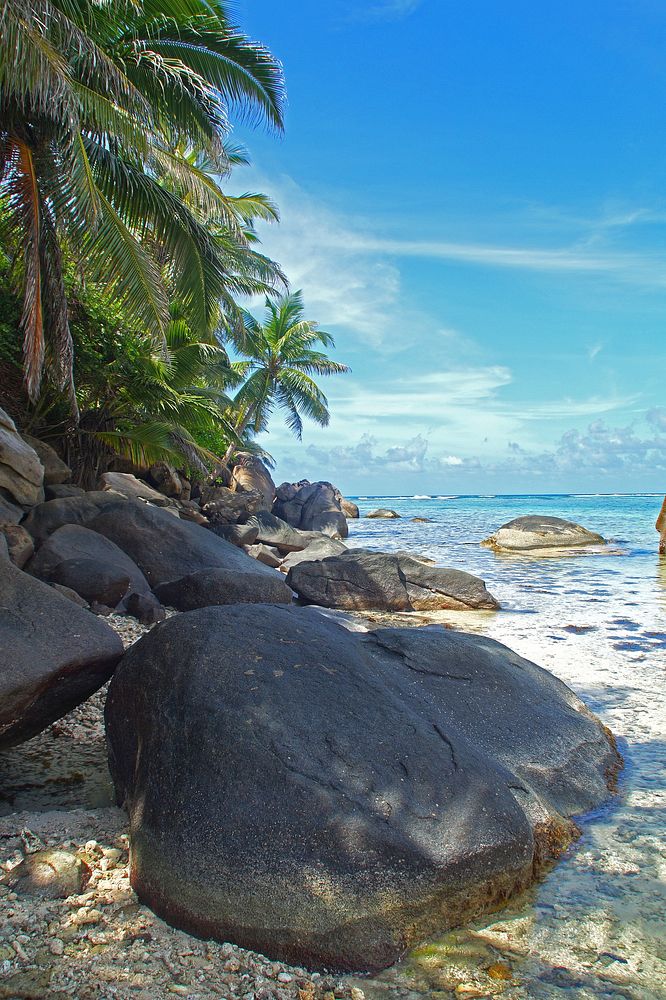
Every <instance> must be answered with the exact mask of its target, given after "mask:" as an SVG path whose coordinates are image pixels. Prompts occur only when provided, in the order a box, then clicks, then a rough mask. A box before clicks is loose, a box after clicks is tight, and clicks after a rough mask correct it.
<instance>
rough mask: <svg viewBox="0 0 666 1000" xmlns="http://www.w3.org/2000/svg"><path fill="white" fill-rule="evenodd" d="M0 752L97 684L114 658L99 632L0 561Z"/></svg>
mask: <svg viewBox="0 0 666 1000" xmlns="http://www.w3.org/2000/svg"><path fill="white" fill-rule="evenodd" d="M0 593H2V602H1V606H0V649H2V658H1V660H0V748H5V747H10V746H15V745H16V744H17V743H21V742H23V741H24V740H27V739H30V737H31V736H34V735H35V734H36V733H38V732H40V731H41V730H42V729H44V728H45V727H46V726H48V725H49V723H51V722H53V721H55V719H59V718H60V717H61V716H62V715H65V714H66V713H67V712H69V711H70V709H72V708H74V706H75V705H78V704H79V703H80V702H82V701H85V700H86V698H88V697H89V696H90V695H91V694H92V693H93V692H94V691H97V689H98V688H100V687H101V686H102V684H104V683H105V682H106V681H107V680H108V679H109V677H110V676H111V673H112V672H113V669H114V667H115V665H116V663H117V662H118V660H119V659H120V657H121V656H122V643H121V642H120V639H119V638H118V636H117V635H115V633H114V632H113V631H112V630H111V629H110V628H108V626H107V625H105V624H103V623H102V622H100V621H97V620H96V619H95V618H94V617H93V616H92V615H91V614H89V613H88V612H87V611H83V610H82V609H80V608H77V607H76V606H75V605H74V604H73V603H72V602H71V601H68V600H67V599H66V598H65V597H63V596H62V595H61V594H59V593H57V592H56V591H55V590H54V589H53V588H52V587H49V586H48V585H47V584H45V583H42V582H41V581H40V580H36V579H34V577H32V576H29V575H28V574H27V573H24V572H22V570H20V569H17V568H16V566H13V565H12V563H10V562H5V561H0Z"/></svg>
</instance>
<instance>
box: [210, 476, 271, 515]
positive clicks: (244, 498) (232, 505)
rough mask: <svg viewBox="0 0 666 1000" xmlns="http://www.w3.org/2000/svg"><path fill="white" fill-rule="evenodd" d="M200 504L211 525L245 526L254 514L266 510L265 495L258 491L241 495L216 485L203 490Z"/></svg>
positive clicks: (245, 492) (246, 491) (247, 491)
mask: <svg viewBox="0 0 666 1000" xmlns="http://www.w3.org/2000/svg"><path fill="white" fill-rule="evenodd" d="M200 503H201V510H202V511H203V512H204V514H205V515H206V517H207V518H208V519H209V520H210V522H211V524H216V523H220V524H245V522H246V521H247V519H248V518H249V517H250V516H251V515H252V514H256V513H257V511H260V510H263V508H264V499H263V494H261V493H260V492H259V491H258V490H244V491H243V492H242V493H240V492H236V491H234V490H231V489H229V487H228V486H220V485H218V484H215V483H212V484H208V485H206V486H205V487H204V488H203V489H202V491H201V497H200Z"/></svg>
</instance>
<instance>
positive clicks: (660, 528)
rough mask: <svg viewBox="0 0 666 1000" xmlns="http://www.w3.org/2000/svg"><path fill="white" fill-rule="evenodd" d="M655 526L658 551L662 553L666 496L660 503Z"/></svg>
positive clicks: (665, 548)
mask: <svg viewBox="0 0 666 1000" xmlns="http://www.w3.org/2000/svg"><path fill="white" fill-rule="evenodd" d="M655 528H656V529H657V531H658V532H659V552H660V553H661V554H662V555H663V554H664V553H666V497H664V502H663V503H662V505H661V510H660V511H659V515H658V517H657V523H656V524H655Z"/></svg>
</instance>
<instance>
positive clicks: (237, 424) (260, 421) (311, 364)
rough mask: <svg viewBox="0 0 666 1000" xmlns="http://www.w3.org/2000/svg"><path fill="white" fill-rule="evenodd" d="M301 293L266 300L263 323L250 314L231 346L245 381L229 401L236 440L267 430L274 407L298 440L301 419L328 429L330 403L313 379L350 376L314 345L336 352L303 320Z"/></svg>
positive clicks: (327, 337)
mask: <svg viewBox="0 0 666 1000" xmlns="http://www.w3.org/2000/svg"><path fill="white" fill-rule="evenodd" d="M303 312H304V307H303V297H302V294H301V292H300V291H298V292H292V293H290V294H288V295H284V296H283V297H282V298H281V299H279V300H277V301H271V300H270V299H268V298H267V299H266V321H265V323H264V324H263V325H262V324H261V323H259V322H258V321H257V320H256V319H255V317H254V316H252V315H251V314H250V313H246V314H245V328H244V331H243V333H242V336H241V337H240V338H236V341H235V346H236V348H237V350H238V351H239V353H240V354H242V355H245V358H244V359H243V360H241V361H236V362H234V363H233V364H232V368H233V369H234V371H235V372H236V373H237V374H238V375H240V376H242V377H243V378H244V379H245V381H244V382H243V385H242V386H241V388H240V389H239V391H238V393H237V394H236V396H235V397H234V400H233V408H234V410H235V413H236V416H235V421H234V424H233V429H234V432H235V434H236V437H237V438H242V437H243V435H244V434H246V433H248V432H249V433H251V434H258V433H259V432H260V431H262V430H265V429H266V426H267V424H268V419H269V417H270V415H271V413H272V412H273V410H274V408H275V407H276V406H277V407H278V408H279V409H282V410H283V411H284V412H285V419H286V423H287V426H288V427H289V429H290V430H292V431H293V432H294V434H295V435H296V437H297V438H298V439H299V440H300V439H301V437H302V434H303V416H306V417H309V418H310V419H311V420H314V421H315V422H316V423H318V424H319V425H320V426H322V427H325V426H326V425H327V424H328V420H329V412H328V400H327V399H326V396H325V395H324V394H323V392H322V391H321V389H320V388H319V387H318V385H317V384H316V382H315V381H314V379H313V378H312V375H334V374H338V373H342V372H348V371H349V370H350V369H349V368H348V367H347V365H343V364H340V363H339V362H337V361H331V359H330V358H328V357H327V356H326V354H324V353H323V352H322V351H320V350H317V349H316V346H315V345H318V344H321V345H322V346H324V347H333V346H335V344H334V340H333V338H332V337H331V335H330V334H329V333H325V332H324V331H323V330H319V329H318V327H317V324H316V323H313V322H311V321H310V320H306V319H304V318H303ZM236 447H237V444H236V442H233V441H232V442H231V443H230V445H229V447H228V448H227V451H226V452H225V455H224V458H223V460H222V465H223V467H224V468H226V466H227V465H228V463H229V461H230V459H231V457H232V455H233V453H234V450H235V449H236Z"/></svg>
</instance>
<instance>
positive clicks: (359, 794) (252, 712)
mask: <svg viewBox="0 0 666 1000" xmlns="http://www.w3.org/2000/svg"><path fill="white" fill-rule="evenodd" d="M106 718H107V735H108V739H109V745H110V751H111V757H110V761H111V769H112V774H113V778H114V782H115V785H116V790H117V794H118V799H119V801H121V802H124V803H125V805H126V807H127V809H128V811H129V815H130V831H131V834H130V835H131V841H132V867H131V881H132V885H133V886H134V888H135V890H136V891H137V893H138V895H139V898H140V899H141V900H142V901H144V902H146V903H148V904H149V905H150V906H151V907H152V908H153V909H154V910H155V912H156V913H158V914H159V915H160V916H162V917H164V918H165V919H167V920H168V921H169V922H171V923H173V924H175V925H176V926H178V927H181V928H183V929H185V930H188V931H190V932H192V933H195V934H196V935H198V936H200V937H204V938H209V937H215V938H218V939H219V940H223V941H228V940H231V941H235V942H236V943H239V944H242V945H243V946H245V947H250V948H253V949H256V950H258V951H260V952H263V953H264V954H267V955H268V956H269V957H271V958H278V959H281V960H284V959H287V960H289V961H297V962H299V963H301V962H302V963H303V964H306V965H308V966H309V967H316V966H326V967H328V968H335V969H376V968H379V967H382V966H385V965H387V964H389V963H391V962H393V961H395V960H396V958H398V957H399V956H400V955H401V954H402V953H403V951H404V950H405V948H407V947H408V946H409V945H410V944H412V943H415V942H416V941H418V940H420V939H423V938H424V937H425V936H426V935H429V934H433V933H437V932H438V931H440V930H443V929H444V928H445V927H447V926H449V925H452V924H454V923H457V922H459V921H461V920H465V919H468V918H470V917H471V916H472V915H473V914H475V913H478V912H480V911H482V910H483V909H484V908H490V907H493V906H497V904H498V902H499V901H500V900H504V899H506V898H507V897H508V896H509V895H510V894H511V893H512V892H515V891H516V890H519V889H520V888H522V887H524V886H525V885H527V884H528V883H529V882H530V881H532V880H533V878H534V876H535V874H538V872H539V871H540V870H541V868H542V865H543V863H544V862H545V861H546V860H548V859H549V858H551V857H553V856H556V855H557V853H558V851H560V850H561V849H562V847H563V846H564V845H565V844H567V843H568V842H569V841H570V840H571V838H572V837H573V836H575V827H574V825H573V824H572V823H571V822H569V820H568V819H567V817H568V816H570V815H572V814H578V813H581V812H585V811H587V810H589V809H590V808H592V807H594V806H596V805H598V804H599V803H600V802H601V801H602V800H603V799H604V798H605V796H606V795H607V779H608V777H609V775H611V774H612V773H613V772H614V770H616V769H617V766H618V764H619V758H618V756H617V753H616V751H615V750H614V748H613V746H612V745H611V743H610V742H609V739H608V736H607V733H606V731H605V730H604V729H603V727H602V726H601V725H600V724H599V723H598V721H597V720H596V719H595V718H594V717H593V716H591V714H590V713H589V712H587V711H586V709H585V708H584V706H583V705H582V703H581V702H580V701H579V700H578V699H577V698H576V697H575V695H573V693H572V692H571V691H570V690H569V689H568V688H566V686H565V685H563V684H562V683H560V682H559V681H557V680H556V679H555V678H554V677H552V675H550V674H548V673H547V672H546V671H544V670H541V669H540V668H539V667H537V666H535V665H534V664H532V663H529V662H528V661H526V660H524V659H522V658H521V657H519V656H517V655H516V654H515V653H513V652H512V651H511V650H509V649H507V648H506V647H505V646H503V645H501V644H500V643H498V642H495V641H493V640H490V639H486V638H483V637H479V636H473V635H464V634H461V633H457V632H451V631H447V630H444V629H380V630H378V631H376V632H370V633H365V634H361V635H359V634H357V633H352V632H349V631H347V630H345V629H344V628H341V627H340V626H338V625H336V624H334V623H333V622H331V621H329V620H327V619H326V618H324V617H322V616H321V615H319V614H318V613H316V612H314V611H310V610H308V609H302V608H280V607H268V606H251V605H242V606H236V607H229V608H205V609H202V610H200V611H193V612H189V613H187V614H183V615H178V616H176V617H174V618H171V619H170V620H169V621H168V622H166V623H164V624H163V625H161V626H159V628H158V629H156V630H153V631H152V632H151V633H149V635H147V636H146V637H144V638H143V639H141V640H140V641H139V642H138V643H137V644H136V645H134V646H133V647H132V649H131V650H130V651H129V652H128V653H127V654H126V655H125V657H124V658H123V661H122V663H121V665H120V667H119V668H118V670H117V672H116V674H115V676H114V678H113V680H112V682H111V685H110V690H109V695H108V699H107V707H106Z"/></svg>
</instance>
